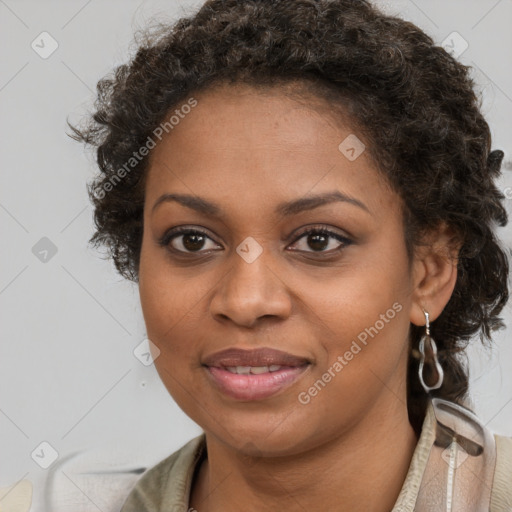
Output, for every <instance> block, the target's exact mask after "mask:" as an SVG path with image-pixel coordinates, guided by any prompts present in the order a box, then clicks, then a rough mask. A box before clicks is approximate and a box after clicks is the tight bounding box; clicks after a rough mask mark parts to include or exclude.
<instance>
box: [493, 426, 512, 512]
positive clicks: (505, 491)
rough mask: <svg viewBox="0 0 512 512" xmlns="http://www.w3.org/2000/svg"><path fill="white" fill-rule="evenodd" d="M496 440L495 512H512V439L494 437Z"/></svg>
mask: <svg viewBox="0 0 512 512" xmlns="http://www.w3.org/2000/svg"><path fill="white" fill-rule="evenodd" d="M494 438H495V439H496V469H495V472H494V482H493V486H492V494H491V510H492V511H493V512H509V511H511V510H512V437H506V436H499V435H497V434H495V435H494Z"/></svg>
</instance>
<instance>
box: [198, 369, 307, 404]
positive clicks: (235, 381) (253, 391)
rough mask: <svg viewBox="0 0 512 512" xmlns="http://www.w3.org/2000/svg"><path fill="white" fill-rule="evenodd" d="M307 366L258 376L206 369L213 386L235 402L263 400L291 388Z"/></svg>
mask: <svg viewBox="0 0 512 512" xmlns="http://www.w3.org/2000/svg"><path fill="white" fill-rule="evenodd" d="M308 366H309V365H305V366H300V367H293V368H291V367H289V368H283V369H282V370H277V371H276V372H268V373H260V374H258V375H253V374H248V375H240V374H237V373H231V372H230V371H229V370H225V369H224V368H217V367H215V366H209V367H207V370H208V373H209V375H210V376H211V377H212V379H213V382H214V383H215V385H216V386H217V387H218V388H219V389H220V390H221V391H222V392H223V393H224V394H226V395H228V396H229V397H231V398H234V399H236V400H263V399H264V398H268V397H270V396H272V395H275V394H276V393H278V392H279V391H282V390H283V389H285V388H287V387H289V386H291V385H292V384H293V383H294V382H295V381H296V380H297V379H298V378H299V377H300V376H301V375H302V374H303V373H304V371H305V370H306V368H307V367H308Z"/></svg>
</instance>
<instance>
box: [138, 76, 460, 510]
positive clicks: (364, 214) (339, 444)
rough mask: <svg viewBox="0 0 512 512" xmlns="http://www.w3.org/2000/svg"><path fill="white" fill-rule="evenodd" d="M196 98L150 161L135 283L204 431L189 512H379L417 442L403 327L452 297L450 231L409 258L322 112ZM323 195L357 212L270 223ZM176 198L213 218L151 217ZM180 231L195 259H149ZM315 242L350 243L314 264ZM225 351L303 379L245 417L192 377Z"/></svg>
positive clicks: (398, 219)
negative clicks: (257, 249) (272, 356)
mask: <svg viewBox="0 0 512 512" xmlns="http://www.w3.org/2000/svg"><path fill="white" fill-rule="evenodd" d="M194 97H195V98H196V99H197V101H198V104H197V106H196V107H194V108H193V109H192V111H191V112H190V113H189V114H188V115H187V116H185V117H184V119H183V120H181V121H180V123H179V124H178V125H177V126H175V127H174V129H173V130H172V132H169V134H168V135H167V136H166V137H164V138H163V139H162V141H161V142H160V143H159V144H158V145H157V147H156V148H155V149H154V150H153V151H152V153H151V155H150V165H149V171H148V175H147V181H146V190H145V210H144V237H143V242H142V249H141V259H140V273H139V289H140V298H141V304H142V310H143V314H144V319H145V323H146V327H147V333H148V337H149V339H151V340H152V341H153V343H155V345H156V346H157V347H158V348H159V350H160V355H159V357H157V358H156V361H155V365H156V367H157V370H158V372H159V375H160V377H161V379H162V381H163V382H164V384H165V386H166V387H167V389H168V391H169V392H170V394H171V395H172V397H173V398H174V399H175V401H176V402H177V403H178V405H179V406H180V407H181V408H182V409H183V411H184V412H185V413H186V414H187V415H188V416H189V417H190V418H192V419H193V420H194V421H195V422H196V423H197V424H199V425H200V426H201V427H202V428H203V429H204V431H205V433H206V440H207V450H208V459H207V460H206V461H205V462H204V463H203V464H202V466H201V467H200V468H199V471H198V474H197V477H196V478H195V480H194V483H193V486H192V491H191V501H190V506H191V507H194V508H195V509H197V510H198V511H199V512H203V511H209V512H212V511H213V512H215V511H221V510H222V511H224V512H226V511H235V510H237V511H238V510H255V511H256V510H258V511H281V510H292V511H294V510H297V511H303V510H323V511H329V510H336V511H340V510H346V511H359V510H360V511H366V512H368V511H374V512H381V511H382V512H385V511H389V510H391V508H392V507H393V504H394V503H395V501H396V499H397V496H398V494H399V492H400V489H401V487H402V485H403V482H404V479H405V476H406V474H407V471H408V468H409V464H410V460H411V457H412V454H413V451H414V448H415V445H416V443H417V437H416V435H415V433H414V431H413V429H412V427H411V425H410V424H409V421H408V415H407V405H406V364H407V358H408V333H409V328H410V323H411V322H412V323H413V324H416V325H424V324H425V317H424V314H423V308H424V309H426V310H427V311H429V313H430V320H431V321H435V319H436V318H437V316H439V314H440V313H441V311H442V309H443V308H444V306H445V305H446V303H447V302H448V300H449V298H450V295H451V293H452V291H453V288H454V285H455V280H456V262H454V260H453V258H450V254H451V252H450V249H449V244H448V241H449V239H450V233H449V232H448V230H447V229H445V228H444V227H440V228H439V230H437V231H436V232H433V233H432V234H431V239H430V243H429V244H428V245H427V246H424V247H422V248H421V250H420V249H418V250H417V251H416V252H415V255H414V259H413V260H412V261H410V260H409V258H408V256H407V252H406V246H405V240H404V226H403V214H402V209H401V208H402V206H401V205H402V201H401V199H400V197H399V196H398V195H397V194H396V193H395V192H394V191H393V190H391V189H390V187H389V186H388V185H387V182H386V180H385V179H384V177H383V176H382V174H381V173H380V172H379V171H378V170H377V169H376V167H375V165H374V163H373V161H372V160H371V159H370V157H369V152H368V151H364V152H363V153H362V154H361V155H360V156H359V157H358V158H357V159H356V160H354V161H349V160H348V159H347V158H346V157H345V156H344V155H343V154H342V153H341V152H340V150H339V149H338V145H339V144H340V142H341V141H343V140H344V139H345V138H346V137H347V136H348V135H350V134H356V135H357V132H356V131H355V130H354V129H353V128H352V127H351V126H350V122H349V121H348V118H346V117H345V116H339V115H338V116H337V117H334V115H333V114H330V113H329V106H328V105H326V104H325V103H324V102H323V100H320V99H318V98H315V97H311V98H309V101H308V102H305V101H299V100H298V99H295V98H291V97H290V96H289V95H287V94H286V93H285V91H284V90H283V89H280V88H274V89H268V90H266V91H262V90H255V89H252V88H250V87H249V86H242V85H237V86H233V85H230V86H228V85H224V86H218V87H216V88H215V89H210V90H207V91H205V92H202V93H201V94H197V95H194ZM359 138H360V139H361V140H363V138H362V136H359ZM332 191H340V192H342V193H343V194H346V195H348V196H350V197H352V198H355V199H357V200H358V201H360V202H361V203H362V204H364V205H365V206H364V208H363V207H360V206H357V205H355V204H352V203H350V202H340V201H337V202H331V203H329V204H325V205H322V206H319V207H317V208H313V209H309V210H306V211H302V212H298V213H294V214H293V215H289V216H286V217H284V216H282V215H280V214H277V213H276V212H275V209H276V206H277V205H278V204H280V203H282V202H285V201H292V200H296V199H300V198H304V197H310V196H312V195H316V194H321V193H325V192H332ZM170 193H174V194H192V195H194V196H199V197H201V198H204V199H206V200H208V201H210V202H214V203H216V204H217V205H218V206H219V208H220V209H221V211H222V214H221V216H219V217H218V216H213V215H205V214H203V213H199V212H196V211H194V210H193V209H191V208H188V207H186V206H184V205H181V204H179V203H178V202H171V201H169V202H162V203H161V204H160V205H158V206H157V207H156V208H155V209H154V210H153V207H154V205H155V203H156V202H157V200H158V199H159V198H160V197H161V196H162V194H170ZM176 226H187V227H190V228H199V229H202V230H203V231H206V232H207V236H208V237H209V238H205V241H204V245H203V246H202V248H201V247H200V245H199V246H197V247H199V249H198V251H199V252H198V251H196V252H193V251H192V252H191V251H188V252H187V247H190V245H188V246H184V245H183V242H184V240H185V239H186V236H183V235H180V234H178V235H177V236H176V238H174V240H173V241H172V242H170V243H169V245H168V246H167V247H165V246H162V245H161V244H159V240H160V239H161V238H162V237H163V236H164V234H165V233H166V232H168V231H169V230H170V229H171V228H174V227H176ZM319 226H320V227H325V228H327V229H329V230H330V231H333V232H334V233H335V234H340V235H342V236H345V237H347V238H349V239H350V240H351V241H352V243H348V244H345V245H343V244H340V242H339V241H337V240H336V239H335V238H334V237H329V238H327V239H326V245H327V243H328V245H327V246H326V247H325V249H320V251H319V250H318V246H315V245H314V243H313V244H312V243H311V242H309V243H308V236H307V235H303V234H302V231H303V230H304V229H306V228H308V227H319ZM246 237H252V238H254V239H255V240H256V241H257V242H258V243H259V244H260V246H261V248H262V249H263V252H262V253H261V255H260V256H259V257H258V258H257V259H256V260H255V261H253V262H252V263H247V262H246V261H245V260H244V259H243V258H241V257H240V256H239V254H238V253H237V252H236V248H237V247H238V246H239V244H240V243H241V242H242V241H243V240H244V239H245V238H246ZM187 240H188V242H190V238H188V239H187ZM172 247H174V249H175V251H174V252H173V251H172V250H171V248H172ZM192 247H193V248H194V246H192ZM339 248H340V250H337V249H339ZM179 250H181V251H184V252H182V253H179ZM322 252H323V253H329V255H330V256H329V255H328V256H325V255H324V256H323V257H322ZM397 303H398V304H399V305H400V306H401V310H400V312H399V313H397V314H396V316H395V317H394V318H393V319H391V320H389V321H388V322H386V323H385V326H384V327H383V328H381V329H380V330H379V331H378V334H377V335H374V337H373V338H369V339H368V343H367V345H366V346H364V347H363V348H362V350H361V351H360V352H359V353H357V355H355V356H354V357H353V359H352V360H351V361H349V362H348V364H346V365H345V366H344V367H343V369H342V370H341V371H339V372H338V373H336V376H335V377H334V378H332V379H331V381H330V382H329V383H328V384H327V385H326V386H325V387H324V388H323V389H322V390H321V391H320V392H319V393H318V394H317V395H316V396H314V397H313V398H311V400H310V402H309V403H307V404H306V405H304V404H302V403H300V402H299V400H298V395H299V393H301V392H304V391H307V390H308V389H309V388H310V387H311V386H312V385H313V384H314V383H315V381H317V380H318V379H321V378H322V375H323V374H324V373H325V372H326V371H327V370H328V369H329V368H330V367H332V366H333V364H334V362H335V361H336V360H337V358H338V356H343V355H344V354H345V352H346V351H347V350H349V348H350V346H351V344H352V342H353V340H356V339H357V336H358V334H360V333H361V332H363V331H364V330H365V328H368V327H370V326H374V325H375V324H376V321H377V320H379V319H380V318H381V316H380V315H382V314H385V313H386V311H387V310H389V309H390V308H392V306H393V304H397ZM234 346H236V347H239V348H247V349H250V348H256V347H272V348H277V349H280V350H283V351H286V352H290V353H292V354H294V355H298V356H302V357H306V358H308V359H310V360H311V361H312V364H311V365H310V366H309V367H308V369H307V370H306V371H305V372H304V373H303V374H302V375H301V377H300V378H299V380H298V381H297V382H295V383H294V384H293V385H292V386H291V387H288V388H287V389H285V390H282V391H280V392H279V393H278V394H276V395H274V396H272V397H270V398H266V399H263V400H257V401H238V400H234V399H232V398H229V397H227V396H225V395H223V394H222V393H221V392H220V391H218V390H217V389H216V388H214V387H213V386H212V384H211V382H210V380H209V379H208V378H207V377H208V375H207V370H206V369H205V368H204V367H203V366H202V364H201V361H202V360H203V358H204V357H205V356H206V355H209V354H212V353H214V352H217V351H219V350H222V349H225V348H228V347H234ZM369 485H370V486H371V489H372V492H368V488H369Z"/></svg>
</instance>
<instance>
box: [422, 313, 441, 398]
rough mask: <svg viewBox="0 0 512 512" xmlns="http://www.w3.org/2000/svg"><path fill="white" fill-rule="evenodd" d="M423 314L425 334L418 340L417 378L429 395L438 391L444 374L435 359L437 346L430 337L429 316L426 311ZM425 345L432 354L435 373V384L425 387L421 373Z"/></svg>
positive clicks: (423, 364) (423, 363)
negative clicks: (418, 365)
mask: <svg viewBox="0 0 512 512" xmlns="http://www.w3.org/2000/svg"><path fill="white" fill-rule="evenodd" d="M423 313H424V314H425V334H424V335H423V336H422V337H421V340H420V347H419V348H420V354H421V358H420V367H419V369H418V376H419V378H420V382H421V385H422V386H423V389H424V390H425V392H426V393H429V392H430V391H432V390H433V389H439V388H440V387H441V386H442V384H443V379H444V372H443V368H442V366H441V365H440V364H439V360H438V358H437V345H436V342H435V341H434V340H433V339H432V338H431V336H430V322H429V314H428V312H427V311H425V310H423ZM425 345H427V347H428V350H429V351H431V353H432V359H433V365H434V368H435V370H436V372H437V382H436V383H435V384H434V385H433V386H429V385H427V383H426V382H425V379H424V377H423V371H424V366H425Z"/></svg>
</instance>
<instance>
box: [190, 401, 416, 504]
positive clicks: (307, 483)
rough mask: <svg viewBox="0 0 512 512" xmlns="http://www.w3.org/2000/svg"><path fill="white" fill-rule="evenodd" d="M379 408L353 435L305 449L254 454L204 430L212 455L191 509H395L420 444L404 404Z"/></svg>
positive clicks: (197, 484) (194, 492) (195, 488)
mask: <svg viewBox="0 0 512 512" xmlns="http://www.w3.org/2000/svg"><path fill="white" fill-rule="evenodd" d="M395 404H398V406H396V407H395V408H394V409H393V410H390V408H389V407H388V404H386V406H385V407H382V406H380V407H378V406H376V407H375V408H374V409H373V410H372V411H370V412H369V414H367V415H366V416H365V417H364V419H363V420H361V422H359V423H358V424H357V425H356V426H355V427H354V428H352V429H351V430H350V431H349V432H343V435H341V436H338V437H335V438H333V439H331V440H329V441H328V442H326V443H324V444H323V445H321V446H320V447H315V448H314V449H312V450H310V451H309V452H306V453H301V454H299V455H294V456H288V457H274V458H272V457H261V458H254V459H250V458H248V457H247V456H243V455H240V454H237V453H236V452H233V450H230V449H228V448H227V447H226V446H225V445H224V444H222V443H220V442H219V441H218V440H217V439H216V438H215V437H214V436H212V435H209V434H208V433H206V443H207V447H208V459H207V460H205V461H204V463H203V464H202V466H201V468H200V469H199V472H198V475H197V478H196V481H195V484H194V486H193V489H192V493H191V501H190V506H191V507H192V510H193V509H196V510H197V511H199V512H217V511H223V512H231V511H233V512H234V511H237V512H238V511H239V510H258V511H269V512H271V511H272V512H273V511H281V510H287V511H295V510H296V511H300V512H303V511H304V510H332V509H334V508H335V509H336V510H337V511H351V512H357V511H365V512H370V511H371V512H389V510H391V509H392V508H393V505H394V504H395V502H396V499H397V497H398V494H399V493H400V490H401V488H402V485H403V482H404V480H405V477H406V475H407V471H408V469H409V464H410V461H411V458H412V454H413V452H414V449H415V447H416V443H417V441H418V439H417V437H416V434H415V433H414V430H413V428H412V427H411V425H410V423H409V420H408V416H407V408H406V407H405V405H404V404H403V403H401V402H399V401H395Z"/></svg>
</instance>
